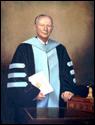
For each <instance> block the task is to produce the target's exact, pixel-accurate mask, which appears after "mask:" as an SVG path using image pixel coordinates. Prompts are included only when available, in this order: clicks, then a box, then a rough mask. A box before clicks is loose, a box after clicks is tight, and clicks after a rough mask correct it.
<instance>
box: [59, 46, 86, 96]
mask: <svg viewBox="0 0 95 125" xmlns="http://www.w3.org/2000/svg"><path fill="white" fill-rule="evenodd" d="M61 47H62V48H60V50H62V51H61V55H60V57H59V58H60V60H59V61H60V70H61V71H60V81H61V92H64V91H71V92H73V93H74V94H75V95H79V96H82V97H86V96H87V94H88V88H87V87H86V86H85V85H78V84H77V81H76V78H75V70H74V66H73V62H72V60H71V59H70V56H69V54H68V52H67V50H66V48H65V47H63V46H61Z"/></svg>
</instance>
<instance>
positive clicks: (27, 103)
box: [8, 43, 88, 109]
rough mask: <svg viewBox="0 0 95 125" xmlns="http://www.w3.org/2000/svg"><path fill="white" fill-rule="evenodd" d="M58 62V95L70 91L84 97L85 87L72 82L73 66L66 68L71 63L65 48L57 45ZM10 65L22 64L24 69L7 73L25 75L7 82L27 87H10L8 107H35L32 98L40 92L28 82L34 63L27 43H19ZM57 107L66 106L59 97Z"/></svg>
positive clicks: (34, 101)
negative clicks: (21, 73)
mask: <svg viewBox="0 0 95 125" xmlns="http://www.w3.org/2000/svg"><path fill="white" fill-rule="evenodd" d="M56 50H57V54H58V60H59V76H60V95H61V93H62V92H64V91H71V92H73V93H74V94H75V95H80V96H82V97H86V96H87V93H88V89H87V88H86V87H85V86H79V85H77V84H76V83H74V82H73V78H75V76H74V75H71V74H70V70H71V69H73V66H70V67H68V66H67V62H69V61H71V59H70V57H69V55H68V53H67V50H66V48H65V47H64V46H63V45H61V44H59V45H58V46H57V47H56ZM12 63H24V64H25V68H22V69H19V68H17V69H16V68H13V69H9V73H12V72H15V71H16V72H25V73H26V74H27V76H26V77H24V78H10V79H8V82H14V81H26V82H27V83H28V85H27V86H26V87H10V88H8V103H9V105H10V107H14V108H16V109H17V108H20V107H36V104H37V101H36V100H34V98H35V97H36V96H37V95H38V93H39V92H40V90H39V89H38V88H36V87H34V86H33V85H32V84H31V83H30V82H29V81H28V76H31V75H33V74H35V63H34V55H33V50H32V46H31V45H30V44H27V43H21V44H20V45H19V46H18V47H17V50H16V52H15V54H14V56H13V59H12V62H11V64H12ZM59 98H60V101H59V107H64V106H66V103H65V102H64V101H63V100H62V99H61V96H60V97H59Z"/></svg>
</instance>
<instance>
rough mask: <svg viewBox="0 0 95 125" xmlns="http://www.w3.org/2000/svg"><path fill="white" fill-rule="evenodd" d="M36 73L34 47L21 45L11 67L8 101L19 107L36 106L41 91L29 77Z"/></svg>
mask: <svg viewBox="0 0 95 125" xmlns="http://www.w3.org/2000/svg"><path fill="white" fill-rule="evenodd" d="M34 73H35V69H34V59H33V52H32V47H31V46H30V45H28V44H21V45H19V46H18V48H17V49H16V52H15V54H14V56H13V59H12V61H11V63H10V65H9V72H8V82H7V90H8V99H9V100H11V103H12V104H15V106H19V107H24V106H25V107H29V106H31V107H32V106H34V100H33V99H34V98H35V97H36V96H37V95H38V93H39V92H40V90H39V89H38V88H36V87H35V86H33V85H32V84H31V83H30V82H29V80H28V77H29V76H30V75H32V74H34Z"/></svg>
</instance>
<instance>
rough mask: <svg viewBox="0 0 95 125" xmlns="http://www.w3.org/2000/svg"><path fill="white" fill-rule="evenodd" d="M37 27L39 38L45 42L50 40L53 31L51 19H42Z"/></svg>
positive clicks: (38, 21) (37, 23)
mask: <svg viewBox="0 0 95 125" xmlns="http://www.w3.org/2000/svg"><path fill="white" fill-rule="evenodd" d="M35 25H36V26H35V27H36V32H37V36H38V37H39V38H40V39H42V40H43V41H46V40H48V38H49V36H50V34H51V32H52V29H53V24H52V21H51V19H50V18H49V17H40V18H39V20H37V22H36V24H35Z"/></svg>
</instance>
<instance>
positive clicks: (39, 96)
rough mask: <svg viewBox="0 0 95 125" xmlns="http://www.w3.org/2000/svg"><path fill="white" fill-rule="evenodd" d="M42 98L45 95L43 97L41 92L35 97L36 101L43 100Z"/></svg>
mask: <svg viewBox="0 0 95 125" xmlns="http://www.w3.org/2000/svg"><path fill="white" fill-rule="evenodd" d="M44 98H45V95H44V94H43V93H42V92H40V93H39V94H38V95H37V97H36V99H37V100H43V99H44Z"/></svg>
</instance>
